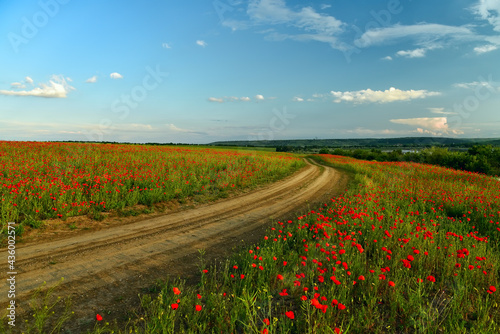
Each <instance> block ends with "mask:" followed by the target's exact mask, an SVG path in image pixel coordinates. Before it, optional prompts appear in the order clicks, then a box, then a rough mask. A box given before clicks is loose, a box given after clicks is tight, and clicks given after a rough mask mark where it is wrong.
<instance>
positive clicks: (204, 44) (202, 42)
mask: <svg viewBox="0 0 500 334" xmlns="http://www.w3.org/2000/svg"><path fill="white" fill-rule="evenodd" d="M196 44H198V45H199V46H202V47H205V46H207V45H208V44H207V42H205V41H202V40H197V41H196Z"/></svg>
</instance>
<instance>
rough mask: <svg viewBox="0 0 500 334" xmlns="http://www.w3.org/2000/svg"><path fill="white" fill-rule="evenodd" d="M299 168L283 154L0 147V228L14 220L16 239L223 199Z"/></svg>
mask: <svg viewBox="0 0 500 334" xmlns="http://www.w3.org/2000/svg"><path fill="white" fill-rule="evenodd" d="M302 166H304V163H303V161H302V160H301V159H299V158H296V157H292V156H290V155H286V154H281V155H275V154H270V153H265V152H249V151H245V150H241V151H238V150H235V149H232V150H227V149H220V150H217V149H208V148H196V147H172V146H143V145H106V144H75V143H71V144H70V143H40V142H6V141H1V142H0V185H1V187H0V198H1V199H2V200H1V204H0V214H1V216H0V217H1V222H2V225H1V229H2V230H3V231H5V223H6V222H8V221H15V222H18V223H20V225H19V226H20V227H18V233H17V234H18V235H20V234H21V233H22V230H23V227H24V226H30V227H33V228H38V227H41V226H42V225H43V224H44V222H43V221H44V220H47V219H53V218H60V219H66V218H68V217H72V216H77V215H88V216H90V217H92V218H94V219H100V218H102V213H103V212H107V211H111V210H118V211H120V210H123V209H125V208H127V207H131V206H134V205H136V204H142V205H147V206H150V205H152V204H154V203H158V202H168V201H170V200H173V199H183V198H187V197H193V196H197V197H202V196H203V197H205V198H208V199H216V198H220V197H226V196H227V195H228V193H229V192H231V191H232V190H235V189H243V188H247V187H254V186H256V185H258V184H263V183H267V182H271V181H274V180H277V179H280V178H282V177H284V176H286V175H288V174H291V173H292V172H293V171H295V170H297V169H298V168H300V167H302Z"/></svg>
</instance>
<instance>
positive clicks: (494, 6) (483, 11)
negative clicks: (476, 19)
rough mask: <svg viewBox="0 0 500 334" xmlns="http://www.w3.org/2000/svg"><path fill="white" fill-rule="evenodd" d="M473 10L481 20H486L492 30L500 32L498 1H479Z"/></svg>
mask: <svg viewBox="0 0 500 334" xmlns="http://www.w3.org/2000/svg"><path fill="white" fill-rule="evenodd" d="M474 9H475V11H476V13H477V14H479V16H480V17H481V18H482V19H483V20H488V22H489V23H490V24H491V25H492V26H493V30H495V31H499V32H500V1H498V0H479V1H478V3H477V5H476V6H474Z"/></svg>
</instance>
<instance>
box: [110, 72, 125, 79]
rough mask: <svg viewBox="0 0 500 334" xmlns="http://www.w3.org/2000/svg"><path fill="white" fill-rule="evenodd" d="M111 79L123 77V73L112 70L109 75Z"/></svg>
mask: <svg viewBox="0 0 500 334" xmlns="http://www.w3.org/2000/svg"><path fill="white" fill-rule="evenodd" d="M109 77H110V78H111V79H123V75H121V74H120V73H117V72H113V73H111V74H110V75H109Z"/></svg>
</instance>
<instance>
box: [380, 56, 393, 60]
mask: <svg viewBox="0 0 500 334" xmlns="http://www.w3.org/2000/svg"><path fill="white" fill-rule="evenodd" d="M382 60H392V57H391V56H386V57H384V58H382Z"/></svg>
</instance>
